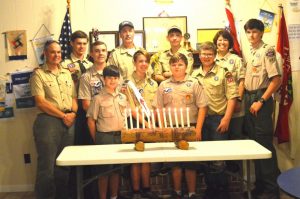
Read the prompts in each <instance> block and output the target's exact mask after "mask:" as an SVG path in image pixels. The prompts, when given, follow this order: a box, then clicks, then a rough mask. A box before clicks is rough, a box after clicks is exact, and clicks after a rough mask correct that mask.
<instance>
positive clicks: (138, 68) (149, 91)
mask: <svg viewBox="0 0 300 199" xmlns="http://www.w3.org/2000/svg"><path fill="white" fill-rule="evenodd" d="M149 61H150V55H149V54H148V53H147V51H145V50H138V51H136V52H135V53H134V55H133V62H134V66H135V70H134V72H133V73H132V74H131V75H130V76H129V78H128V80H130V81H131V82H132V83H133V84H134V85H135V86H136V88H137V89H138V90H139V92H140V93H141V96H142V97H143V99H144V100H145V102H146V104H147V106H148V108H150V109H151V105H152V103H153V99H154V95H155V94H156V91H157V87H158V86H157V83H156V81H154V80H153V79H151V77H150V76H149V75H148V74H147V71H148V67H149ZM131 94H133V93H131ZM139 105H140V104H131V109H132V110H135V108H136V107H138V106H139ZM133 113H134V112H133ZM140 115H141V114H140ZM133 118H134V119H136V114H135V113H134V114H133ZM128 124H130V122H128ZM133 124H134V125H133V126H134V128H136V120H134V121H133ZM145 124H146V126H148V125H147V124H148V123H147V121H145ZM141 126H142V125H141ZM150 170H151V167H150V163H141V164H132V166H131V180H132V188H133V197H132V199H140V198H141V197H142V198H145V197H146V198H149V199H158V196H157V195H156V194H155V193H153V192H151V190H150ZM140 181H141V183H140ZM140 184H142V190H140Z"/></svg>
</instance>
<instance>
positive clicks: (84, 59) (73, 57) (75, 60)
mask: <svg viewBox="0 0 300 199" xmlns="http://www.w3.org/2000/svg"><path fill="white" fill-rule="evenodd" d="M70 58H71V60H72V62H78V61H82V62H83V63H86V64H87V63H88V60H87V59H86V57H84V58H83V60H80V59H78V58H77V57H75V55H74V54H73V53H71V55H70Z"/></svg>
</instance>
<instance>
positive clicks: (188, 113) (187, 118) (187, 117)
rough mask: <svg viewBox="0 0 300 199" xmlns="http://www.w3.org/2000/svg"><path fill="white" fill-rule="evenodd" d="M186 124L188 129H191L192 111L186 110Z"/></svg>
mask: <svg viewBox="0 0 300 199" xmlns="http://www.w3.org/2000/svg"><path fill="white" fill-rule="evenodd" d="M186 123H187V127H190V109H189V108H186Z"/></svg>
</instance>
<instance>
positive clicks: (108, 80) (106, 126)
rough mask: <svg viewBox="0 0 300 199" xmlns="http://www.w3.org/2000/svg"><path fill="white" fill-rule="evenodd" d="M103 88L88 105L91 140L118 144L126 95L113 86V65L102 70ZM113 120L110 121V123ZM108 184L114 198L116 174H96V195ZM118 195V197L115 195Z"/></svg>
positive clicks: (103, 195)
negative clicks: (99, 175) (97, 187)
mask: <svg viewBox="0 0 300 199" xmlns="http://www.w3.org/2000/svg"><path fill="white" fill-rule="evenodd" d="M103 77H104V85H105V86H104V88H103V89H102V90H101V91H100V92H99V94H98V95H96V96H95V97H94V98H93V99H92V101H91V104H90V106H89V108H88V111H87V117H88V126H89V130H90V134H91V137H92V139H93V141H94V143H95V144H98V145H104V144H121V129H122V128H124V120H125V118H124V117H125V115H124V114H125V113H124V111H125V109H126V106H127V99H126V96H125V95H124V94H122V93H120V92H119V91H118V89H117V87H118V85H119V79H120V73H119V70H118V68H117V67H116V66H113V65H110V66H107V67H105V68H104V70H103ZM112 124H113V125H112ZM114 167H115V165H102V166H99V167H98V171H99V173H103V172H107V171H109V170H111V169H113V168H114ZM108 185H109V187H110V198H111V199H117V198H118V196H117V194H118V189H119V174H118V173H116V172H113V173H111V174H110V175H109V176H108V175H105V176H101V177H99V184H98V186H99V198H100V199H106V197H107V196H106V195H107V188H108ZM119 198H120V197H119Z"/></svg>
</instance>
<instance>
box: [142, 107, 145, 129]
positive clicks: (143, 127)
mask: <svg viewBox="0 0 300 199" xmlns="http://www.w3.org/2000/svg"><path fill="white" fill-rule="evenodd" d="M144 117H145V116H144V111H143V110H142V120H143V121H142V123H143V129H145V118H144Z"/></svg>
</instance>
